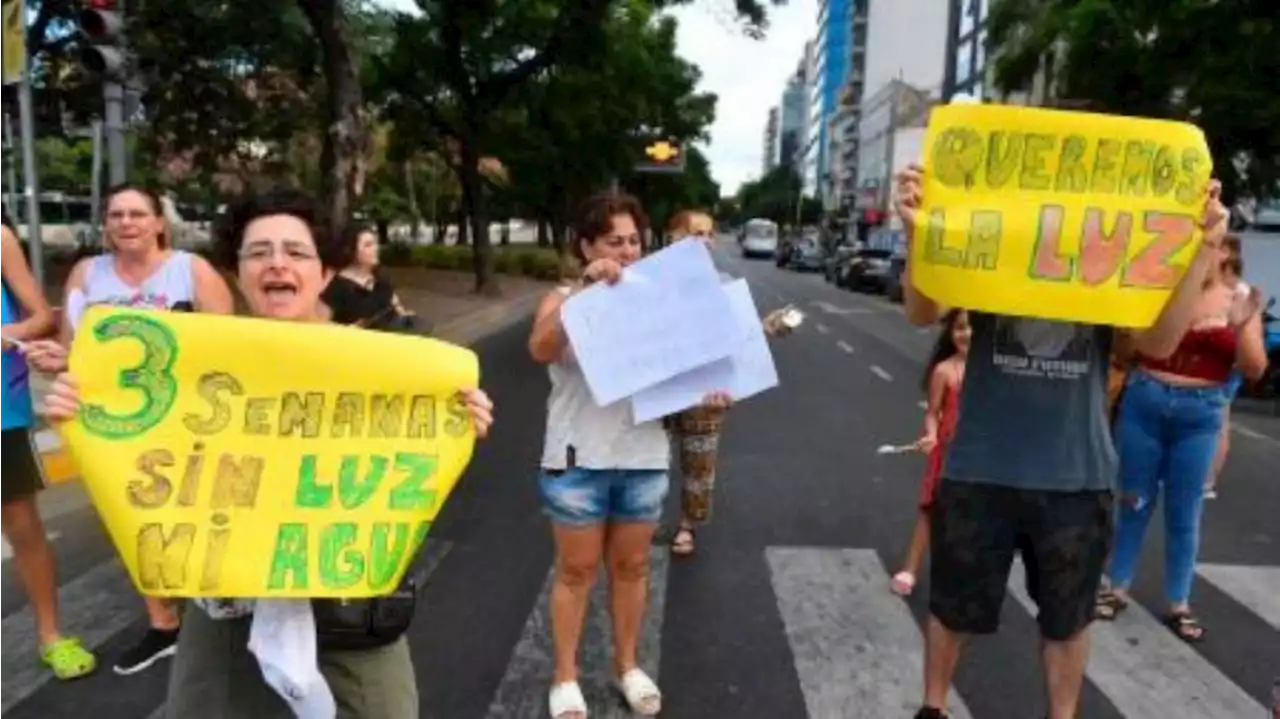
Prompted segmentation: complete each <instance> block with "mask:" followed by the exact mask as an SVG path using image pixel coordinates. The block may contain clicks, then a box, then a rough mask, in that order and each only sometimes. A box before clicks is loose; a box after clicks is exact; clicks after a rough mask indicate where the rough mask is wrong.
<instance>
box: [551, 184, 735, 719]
mask: <svg viewBox="0 0 1280 719" xmlns="http://www.w3.org/2000/svg"><path fill="white" fill-rule="evenodd" d="M647 225H648V220H647V218H646V217H645V215H644V212H643V211H642V210H641V208H640V204H639V203H638V202H637V201H636V200H635V199H634V198H632V197H629V196H627V195H618V194H604V195H598V196H596V197H592V198H590V199H588V200H587V201H586V202H585V203H584V204H583V206H582V208H581V210H580V216H579V219H578V221H577V223H576V226H575V228H574V229H575V235H576V237H577V238H578V239H577V240H576V244H575V245H574V248H573V249H574V252H575V254H577V255H578V259H579V261H580V262H582V264H583V265H584V266H585V269H584V270H583V276H584V278H585V281H586V282H588V283H590V282H606V283H609V284H612V283H614V282H617V281H618V280H619V279H620V278H621V276H622V271H623V269H624V268H625V267H626V266H627V265H630V264H631V263H633V262H635V261H636V260H638V259H640V256H641V251H642V249H643V240H642V238H643V235H644V232H645V230H646V229H647ZM579 289H581V285H579V286H576V287H563V288H559V289H557V290H555V291H553V292H550V293H548V294H547V296H546V297H544V298H543V299H542V303H541V304H540V305H539V306H538V313H537V319H536V321H535V322H534V326H533V333H532V335H531V336H530V337H529V352H530V354H531V355H532V356H533V358H534V360H536V361H538V362H540V363H542V364H545V365H547V371H548V372H549V374H550V375H551V396H550V397H548V399H547V433H546V440H545V443H544V445H543V451H542V468H541V469H542V471H541V473H540V476H539V485H540V488H541V493H542V502H543V508H544V510H545V511H546V513H547V514H548V515H549V516H550V517H551V524H552V531H553V532H554V534H555V540H556V563H555V566H556V575H555V583H554V585H553V587H552V591H551V633H552V640H553V643H554V645H555V678H554V680H553V684H552V687H551V693H550V697H549V703H550V710H551V718H552V719H586V716H587V704H586V700H585V698H584V697H583V694H582V689H581V687H579V685H578V667H577V650H578V641H579V639H580V638H581V634H582V621H583V617H584V616H585V615H586V608H587V599H588V595H589V594H590V591H591V585H592V584H593V583H594V581H595V575H596V569H597V567H598V566H599V565H600V562H601V560H602V559H604V560H605V562H606V564H607V567H608V571H609V587H610V596H611V597H612V598H613V602H612V607H611V608H612V610H613V611H612V615H613V641H614V669H615V671H616V675H615V676H616V686H617V689H618V691H620V692H621V693H622V695H623V697H624V698H625V699H626V701H627V704H628V705H629V706H630V707H631V710H632V711H634V712H635V713H637V714H640V715H642V716H653V715H655V714H657V713H658V711H660V710H661V708H662V694H661V692H659V691H658V687H657V685H655V684H654V682H653V679H652V678H650V677H649V675H648V674H646V673H645V672H644V670H642V669H640V667H639V663H638V661H637V657H636V649H637V644H638V641H639V633H640V625H641V620H642V618H643V617H644V611H645V606H646V599H647V596H646V594H647V591H648V572H649V564H648V562H649V546H650V543H651V542H652V540H653V534H654V531H655V530H656V529H657V526H658V520H659V518H660V517H661V515H662V503H663V500H664V499H665V498H666V496H667V488H668V478H667V470H668V467H669V465H670V462H671V445H670V439H669V438H668V437H667V434H666V431H665V430H664V429H663V427H662V423H661V422H660V421H656V420H655V421H652V422H644V423H641V424H636V423H635V422H634V421H633V419H632V414H631V403H630V402H628V401H626V400H623V401H620V402H615V403H614V404H612V405H609V406H607V407H598V406H596V404H595V402H594V401H593V400H592V399H591V393H590V391H589V390H588V389H587V383H586V380H585V379H584V377H583V375H582V371H581V369H579V368H578V365H577V363H576V362H575V361H574V358H573V351H572V348H571V347H570V346H569V342H568V338H567V336H566V335H565V331H564V326H563V325H562V324H561V322H560V311H561V308H562V307H563V305H564V302H565V300H566V299H567V298H568V297H569V296H570V295H571V294H573V293H574V292H576V291H577V290H579ZM637 311H642V309H641V308H637ZM707 404H708V405H710V406H714V407H724V406H727V404H728V398H727V396H725V395H723V394H719V393H717V394H716V395H713V396H711V397H708V398H707Z"/></svg>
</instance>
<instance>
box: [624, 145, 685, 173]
mask: <svg viewBox="0 0 1280 719" xmlns="http://www.w3.org/2000/svg"><path fill="white" fill-rule="evenodd" d="M635 169H636V172H673V173H674V172H684V145H683V144H681V143H680V142H678V141H676V140H672V139H668V138H650V139H649V140H647V141H645V144H644V155H643V157H641V159H640V160H639V162H637V163H636V168H635Z"/></svg>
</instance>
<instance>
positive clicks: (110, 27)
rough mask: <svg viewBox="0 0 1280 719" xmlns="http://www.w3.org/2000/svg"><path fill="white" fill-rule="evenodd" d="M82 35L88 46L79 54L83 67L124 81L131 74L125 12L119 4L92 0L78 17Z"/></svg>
mask: <svg viewBox="0 0 1280 719" xmlns="http://www.w3.org/2000/svg"><path fill="white" fill-rule="evenodd" d="M79 24H80V32H81V33H83V34H84V36H85V38H86V39H87V40H88V41H89V44H88V45H86V46H85V48H84V49H83V50H82V51H81V52H80V60H81V62H83V63H84V66H85V67H86V68H88V69H89V70H90V71H91V72H93V73H95V74H97V75H104V76H106V77H108V78H111V79H114V80H122V79H124V77H125V75H126V74H127V71H128V69H127V68H128V64H129V63H128V54H127V53H126V51H125V43H124V12H123V10H122V9H121V8H120V7H119V2H118V0H89V1H88V2H87V3H86V6H85V8H84V9H83V10H81V11H80V17H79Z"/></svg>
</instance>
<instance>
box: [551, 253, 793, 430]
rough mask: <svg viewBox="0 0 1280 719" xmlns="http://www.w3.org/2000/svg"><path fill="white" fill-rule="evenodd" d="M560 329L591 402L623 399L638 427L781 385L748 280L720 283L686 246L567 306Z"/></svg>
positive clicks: (707, 261)
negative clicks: (723, 396)
mask: <svg viewBox="0 0 1280 719" xmlns="http://www.w3.org/2000/svg"><path fill="white" fill-rule="evenodd" d="M562 321H563V322H564V327H565V332H566V333H567V334H568V336H569V342H570V344H571V345H572V346H573V352H574V355H575V357H576V358H577V361H578V365H579V366H580V367H581V368H582V371H583V374H584V375H585V377H586V380H587V385H588V387H589V388H590V389H591V394H592V397H593V398H594V399H595V401H596V403H597V404H599V405H601V406H604V405H607V404H610V403H612V402H616V401H618V400H621V399H625V398H630V400H631V406H632V412H633V414H634V418H635V421H636V422H637V423H639V422H647V421H650V420H654V419H657V418H660V417H663V416H666V415H669V414H672V413H675V412H679V411H681V410H684V409H688V408H690V407H693V406H695V405H697V404H699V403H700V402H702V400H703V398H704V397H706V395H708V394H709V393H711V392H728V393H729V395H730V396H732V397H733V399H734V400H735V401H737V400H742V399H746V398H747V397H750V396H752V395H755V394H758V393H760V392H763V391H764V390H767V389H769V388H771V387H775V386H777V384H778V374H777V370H776V369H775V368H774V364H773V354H772V353H771V352H770V350H769V344H768V341H767V339H766V338H765V334H764V328H763V327H762V325H761V321H760V314H759V312H758V311H757V309H756V305H755V301H754V300H753V299H752V297H751V290H750V288H749V287H748V286H747V283H746V281H745V280H736V281H733V282H730V283H727V284H721V282H720V277H719V274H718V273H717V272H716V269H715V264H714V263H713V262H712V260H711V255H710V253H709V252H708V251H707V249H706V246H705V245H703V244H702V243H701V242H698V241H696V240H684V241H681V242H678V243H676V244H674V245H672V246H671V247H668V248H667V249H664V250H662V251H661V252H657V253H655V254H653V255H651V256H649V257H646V258H645V259H643V260H641V261H640V262H637V263H636V264H634V265H632V266H631V267H629V268H627V270H626V271H625V273H624V274H623V278H622V280H621V281H620V282H619V283H617V284H616V285H612V286H604V285H601V286H596V287H592V288H590V289H588V290H586V291H584V292H581V293H579V294H577V295H575V296H574V297H572V298H570V299H569V300H568V301H567V302H566V303H565V306H564V310H563V314H562Z"/></svg>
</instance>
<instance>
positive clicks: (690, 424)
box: [666, 210, 791, 557]
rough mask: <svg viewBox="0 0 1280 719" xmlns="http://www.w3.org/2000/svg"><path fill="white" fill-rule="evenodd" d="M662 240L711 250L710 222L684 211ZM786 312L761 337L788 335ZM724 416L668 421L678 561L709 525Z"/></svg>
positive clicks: (703, 410)
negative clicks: (674, 459)
mask: <svg viewBox="0 0 1280 719" xmlns="http://www.w3.org/2000/svg"><path fill="white" fill-rule="evenodd" d="M666 234H667V242H668V243H671V242H676V241H678V240H682V239H684V238H686V237H696V238H698V239H699V240H702V241H703V242H706V243H707V244H714V243H715V237H716V233H715V221H714V220H713V219H712V218H711V215H709V214H707V213H705V212H701V211H698V210H683V211H681V212H678V213H676V215H675V216H674V217H672V218H671V221H670V222H669V223H667V232H666ZM720 279H721V281H732V279H733V278H732V277H730V276H729V275H727V274H725V273H724V272H721V273H720ZM789 311H790V308H782V309H779V310H775V311H773V312H771V313H769V315H768V316H766V317H765V318H764V319H763V320H762V324H763V325H764V331H765V334H766V335H768V336H770V337H777V336H781V335H784V334H786V333H788V332H790V331H791V326H790V325H789V324H788V323H787V322H786V319H787V315H788V312H789ZM727 410H728V407H717V406H705V405H704V406H699V407H694V408H692V409H688V410H685V411H684V412H681V413H679V414H676V415H674V416H672V417H671V418H669V420H668V427H669V429H670V430H671V434H672V435H673V436H674V437H675V440H676V447H677V451H678V452H679V453H680V477H681V481H682V486H681V490H680V523H679V525H678V526H677V528H676V533H675V535H674V536H673V537H672V538H671V553H672V554H674V555H676V556H678V557H687V556H690V555H692V554H693V552H694V550H695V549H696V546H695V536H694V535H695V533H696V531H697V527H698V526H700V525H703V524H706V523H707V522H708V521H710V519H711V500H712V492H713V490H714V488H715V482H716V460H717V458H718V454H719V445H720V430H721V428H722V427H723V426H724V417H725V413H726V411H727Z"/></svg>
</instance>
